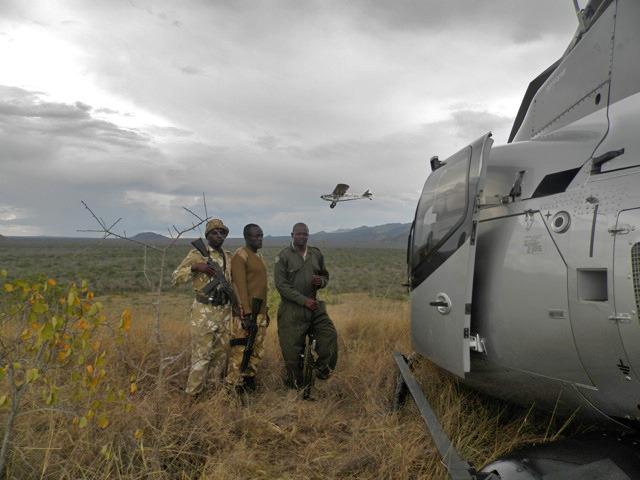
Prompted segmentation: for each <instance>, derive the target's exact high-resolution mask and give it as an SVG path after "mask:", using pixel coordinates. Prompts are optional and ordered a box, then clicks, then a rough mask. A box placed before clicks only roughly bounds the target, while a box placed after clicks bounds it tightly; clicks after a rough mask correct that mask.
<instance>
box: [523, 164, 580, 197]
mask: <svg viewBox="0 0 640 480" xmlns="http://www.w3.org/2000/svg"><path fill="white" fill-rule="evenodd" d="M579 171H580V168H572V169H570V170H563V171H562V172H556V173H550V174H549V175H547V176H545V177H544V178H543V179H542V181H541V182H540V184H539V185H538V186H537V187H536V190H535V192H533V195H531V198H538V197H546V196H547V195H555V194H556V193H562V192H564V191H565V190H566V189H567V187H568V186H569V184H570V183H571V181H572V180H573V179H574V178H575V176H576V175H577V174H578V172H579Z"/></svg>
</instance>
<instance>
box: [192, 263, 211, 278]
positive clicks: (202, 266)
mask: <svg viewBox="0 0 640 480" xmlns="http://www.w3.org/2000/svg"><path fill="white" fill-rule="evenodd" d="M191 271H192V272H200V273H206V274H207V275H209V276H210V277H213V276H214V275H215V274H216V272H215V271H214V270H213V268H211V267H210V266H209V265H207V264H206V263H194V264H193V265H191Z"/></svg>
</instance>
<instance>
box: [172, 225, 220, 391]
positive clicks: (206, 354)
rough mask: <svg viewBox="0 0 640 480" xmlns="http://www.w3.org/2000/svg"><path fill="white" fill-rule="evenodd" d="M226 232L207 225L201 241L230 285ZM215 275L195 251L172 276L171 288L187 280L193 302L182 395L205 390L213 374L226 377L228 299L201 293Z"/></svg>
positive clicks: (217, 227) (191, 252)
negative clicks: (185, 377) (224, 247)
mask: <svg viewBox="0 0 640 480" xmlns="http://www.w3.org/2000/svg"><path fill="white" fill-rule="evenodd" d="M228 233H229V229H228V228H227V227H226V226H225V224H224V223H222V220H218V219H213V220H210V221H209V222H207V226H206V229H205V237H206V239H207V242H208V245H207V250H208V252H209V258H210V259H211V260H212V261H213V262H216V263H217V264H218V265H220V267H221V269H222V271H223V272H224V275H225V277H226V279H227V281H229V282H230V281H231V255H230V253H229V252H227V251H225V250H223V249H222V244H223V243H224V241H225V239H226V238H227V234H228ZM214 276H215V271H214V270H213V268H211V267H210V266H209V265H207V258H206V257H204V256H203V255H202V254H201V253H200V252H199V251H198V250H196V249H193V250H191V251H189V253H188V254H187V256H186V257H185V259H184V260H183V261H182V263H180V265H179V266H178V268H176V270H175V271H174V272H173V284H174V285H175V284H177V283H186V282H187V281H189V280H191V282H192V285H193V290H194V293H195V300H194V301H193V304H192V306H191V371H190V372H189V378H188V380H187V386H186V389H185V391H186V393H187V394H189V395H192V396H197V395H198V394H200V393H202V392H203V391H204V389H205V387H206V384H207V380H208V377H209V374H210V373H211V372H213V373H214V374H215V375H217V376H218V378H219V379H220V380H222V379H223V377H224V376H225V374H226V363H227V356H228V351H229V338H230V332H229V329H230V322H231V307H232V304H231V299H230V298H228V297H225V296H224V295H221V294H219V292H218V294H216V295H215V298H214V300H213V301H212V300H211V298H213V297H212V296H211V295H209V296H207V295H204V294H203V291H202V289H203V288H204V287H205V286H207V285H208V284H209V282H211V280H212V279H213V278H214Z"/></svg>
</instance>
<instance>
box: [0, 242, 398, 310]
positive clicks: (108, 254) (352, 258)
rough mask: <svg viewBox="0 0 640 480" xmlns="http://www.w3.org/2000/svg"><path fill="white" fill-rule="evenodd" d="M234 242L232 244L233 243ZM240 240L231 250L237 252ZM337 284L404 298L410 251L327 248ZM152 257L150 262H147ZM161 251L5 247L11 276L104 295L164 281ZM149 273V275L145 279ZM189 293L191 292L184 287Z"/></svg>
mask: <svg viewBox="0 0 640 480" xmlns="http://www.w3.org/2000/svg"><path fill="white" fill-rule="evenodd" d="M227 243H230V242H227ZM237 246H239V243H238V240H235V241H234V242H233V243H231V244H230V245H229V246H227V245H225V248H227V249H228V250H230V251H231V252H233V251H234V250H235V248H236V247H237ZM190 248H191V247H190V246H189V245H185V244H182V245H177V246H176V247H175V248H172V249H170V250H169V251H168V255H167V265H168V269H167V270H166V271H165V275H164V281H165V285H169V283H170V278H171V272H172V270H173V269H174V268H175V267H176V266H177V265H178V264H179V263H180V261H181V260H182V258H184V256H185V255H186V253H187V252H188V250H189V249H190ZM280 248H281V247H267V248H265V249H263V250H262V253H263V255H264V257H265V260H266V262H267V266H268V267H269V279H271V278H272V268H273V261H274V258H275V256H276V254H277V253H278V252H279V251H280ZM322 251H323V253H324V256H325V261H326V263H327V268H328V269H329V272H330V273H331V281H330V283H329V287H328V289H327V292H328V294H329V295H333V294H337V293H347V292H368V293H369V294H371V295H372V296H377V297H380V296H382V297H391V298H404V297H406V290H407V289H406V287H403V286H402V283H404V282H405V281H406V266H405V252H404V250H398V249H389V248H379V249H374V248H363V249H353V248H323V249H322ZM145 258H146V263H145ZM158 262H159V253H158V252H156V251H154V250H150V249H147V251H146V255H145V251H144V248H143V247H141V246H138V245H134V244H131V243H129V242H126V241H121V240H107V241H103V240H89V239H55V240H50V239H37V238H36V239H20V240H13V239H8V240H5V241H2V243H0V267H1V268H5V269H7V270H8V271H9V274H10V276H11V277H25V276H33V275H35V274H46V275H49V276H55V277H56V278H58V279H60V280H73V281H76V280H78V279H80V278H83V279H86V280H88V281H89V283H90V284H91V285H92V287H93V288H94V290H95V291H96V292H97V293H99V294H105V293H128V292H142V291H149V284H148V282H147V280H146V279H147V278H149V279H150V280H152V281H153V283H154V284H155V282H157V279H158ZM145 272H146V275H145ZM182 291H184V292H186V291H188V288H187V287H184V288H183V290H182Z"/></svg>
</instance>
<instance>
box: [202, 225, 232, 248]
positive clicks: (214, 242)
mask: <svg viewBox="0 0 640 480" xmlns="http://www.w3.org/2000/svg"><path fill="white" fill-rule="evenodd" d="M225 238H227V232H226V231H225V230H222V229H221V228H214V229H212V230H209V233H207V241H208V242H209V245H211V248H220V247H221V246H222V244H223V243H224V239H225Z"/></svg>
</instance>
